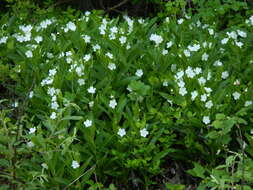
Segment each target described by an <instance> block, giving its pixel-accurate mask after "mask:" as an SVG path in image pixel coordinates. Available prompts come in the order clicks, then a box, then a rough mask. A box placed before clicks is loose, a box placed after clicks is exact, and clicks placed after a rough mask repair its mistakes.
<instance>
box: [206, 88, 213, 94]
mask: <svg viewBox="0 0 253 190" xmlns="http://www.w3.org/2000/svg"><path fill="white" fill-rule="evenodd" d="M204 89H205V91H206V92H207V93H210V92H212V91H213V90H212V89H211V88H209V87H204Z"/></svg>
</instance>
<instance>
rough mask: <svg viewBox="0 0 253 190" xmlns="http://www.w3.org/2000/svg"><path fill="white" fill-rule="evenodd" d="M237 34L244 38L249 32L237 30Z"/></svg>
mask: <svg viewBox="0 0 253 190" xmlns="http://www.w3.org/2000/svg"><path fill="white" fill-rule="evenodd" d="M237 34H238V35H239V36H241V37H243V38H246V37H247V33H246V32H243V31H241V30H237Z"/></svg>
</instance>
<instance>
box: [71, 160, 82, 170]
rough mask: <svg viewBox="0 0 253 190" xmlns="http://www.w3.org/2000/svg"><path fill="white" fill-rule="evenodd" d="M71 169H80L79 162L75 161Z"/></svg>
mask: <svg viewBox="0 0 253 190" xmlns="http://www.w3.org/2000/svg"><path fill="white" fill-rule="evenodd" d="M71 167H72V168H74V169H76V168H79V167H80V164H79V163H78V162H77V161H75V160H73V161H72V164H71Z"/></svg>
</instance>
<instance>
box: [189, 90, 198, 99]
mask: <svg viewBox="0 0 253 190" xmlns="http://www.w3.org/2000/svg"><path fill="white" fill-rule="evenodd" d="M197 96H198V92H197V91H196V90H195V91H193V92H191V100H192V101H194V100H195V99H196V97H197Z"/></svg>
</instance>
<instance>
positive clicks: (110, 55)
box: [105, 52, 113, 59]
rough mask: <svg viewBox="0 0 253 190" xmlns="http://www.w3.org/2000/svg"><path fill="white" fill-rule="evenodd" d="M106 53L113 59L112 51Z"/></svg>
mask: <svg viewBox="0 0 253 190" xmlns="http://www.w3.org/2000/svg"><path fill="white" fill-rule="evenodd" d="M105 55H106V56H107V57H109V58H110V59H113V55H112V54H111V53H110V52H107V53H106V54H105Z"/></svg>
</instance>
